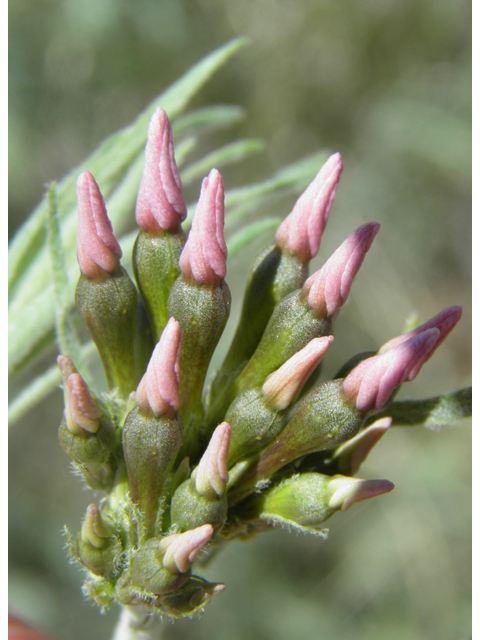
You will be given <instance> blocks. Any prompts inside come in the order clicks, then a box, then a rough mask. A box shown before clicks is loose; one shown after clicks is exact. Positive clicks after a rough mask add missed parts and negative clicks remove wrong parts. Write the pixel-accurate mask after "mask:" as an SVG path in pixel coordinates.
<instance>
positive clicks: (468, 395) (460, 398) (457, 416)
mask: <svg viewBox="0 0 480 640" xmlns="http://www.w3.org/2000/svg"><path fill="white" fill-rule="evenodd" d="M471 415H472V387H466V388H464V389H459V390H458V391H453V392H452V393H446V394H445V395H442V396H437V397H435V398H427V399H425V400H403V401H398V402H392V403H391V404H390V405H389V406H388V407H387V409H386V410H385V411H383V412H382V413H381V414H380V415H378V414H377V415H376V416H375V420H377V419H378V418H380V417H383V416H390V417H391V418H392V425H395V426H407V427H415V426H418V425H423V426H424V427H428V428H429V429H438V428H440V427H442V426H444V425H448V424H453V423H454V422H458V420H461V419H462V418H469V417H471Z"/></svg>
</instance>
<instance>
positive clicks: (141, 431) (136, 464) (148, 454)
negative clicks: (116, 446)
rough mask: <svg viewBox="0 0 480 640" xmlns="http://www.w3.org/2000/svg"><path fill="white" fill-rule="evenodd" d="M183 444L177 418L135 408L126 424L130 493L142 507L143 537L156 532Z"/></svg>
mask: <svg viewBox="0 0 480 640" xmlns="http://www.w3.org/2000/svg"><path fill="white" fill-rule="evenodd" d="M181 445H182V430H181V427H180V423H179V421H178V419H177V417H176V416H175V415H174V414H173V412H172V413H171V415H166V416H160V417H158V418H157V417H155V416H154V415H153V414H150V415H146V414H144V413H142V411H140V409H139V408H135V409H133V410H132V411H130V413H129V414H128V416H127V419H126V420H125V426H124V427H123V452H124V456H125V462H126V465H127V472H128V479H129V486H130V494H131V498H132V500H133V502H134V503H136V504H137V505H138V508H139V510H140V514H141V515H140V518H141V524H142V525H143V529H144V533H143V536H142V537H145V536H146V537H148V536H151V535H153V533H154V531H155V523H156V519H157V514H158V510H159V499H160V497H161V495H162V489H163V485H164V483H165V480H166V479H167V477H168V475H169V473H170V471H171V470H172V468H173V465H174V463H175V460H176V458H177V454H178V451H179V449H180V447H181Z"/></svg>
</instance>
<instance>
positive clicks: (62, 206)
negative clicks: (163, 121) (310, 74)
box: [9, 38, 247, 286]
mask: <svg viewBox="0 0 480 640" xmlns="http://www.w3.org/2000/svg"><path fill="white" fill-rule="evenodd" d="M246 44H247V39H246V38H235V39H234V40H232V41H231V42H228V43H227V44H226V45H224V46H223V47H220V48H219V49H217V50H216V51H214V52H213V53H211V54H210V55H208V56H207V57H206V58H204V59H203V60H201V61H200V62H199V63H198V64H196V65H195V66H194V67H192V69H190V70H189V71H188V72H187V73H186V74H184V75H183V76H182V77H181V78H180V79H179V80H178V81H177V82H175V83H174V84H173V85H172V86H171V87H169V88H168V89H167V90H166V91H165V92H163V93H162V94H160V95H159V96H158V97H157V98H155V100H153V101H152V102H151V103H150V104H149V106H148V107H147V108H146V109H145V110H144V111H143V112H142V113H141V114H140V116H138V118H137V119H136V120H135V122H134V123H133V124H131V125H130V126H128V127H126V128H125V129H122V130H121V131H118V132H116V133H114V134H113V135H111V136H110V137H109V138H107V139H106V140H105V141H104V142H103V143H102V144H101V145H100V146H99V148H98V149H97V150H96V151H95V152H94V153H93V154H92V155H91V156H90V157H89V158H87V160H86V161H85V162H83V163H82V164H81V165H80V166H79V167H77V168H76V169H75V170H74V171H72V172H71V173H70V174H69V175H68V176H67V177H66V178H64V179H63V180H62V181H61V182H60V183H59V185H58V187H57V189H58V204H59V211H60V217H62V213H63V212H65V211H67V210H68V209H71V208H72V207H73V208H74V207H75V189H74V186H75V182H76V178H77V176H78V174H79V173H80V172H81V171H82V170H84V169H86V168H87V167H88V168H89V170H90V171H92V172H93V173H95V175H96V176H97V179H98V181H99V182H100V183H101V184H102V190H103V193H104V195H105V196H107V195H108V194H109V193H110V191H111V190H112V188H113V187H114V186H115V184H116V183H117V182H118V179H119V177H120V176H121V175H122V174H123V173H124V171H125V170H126V169H127V168H128V167H129V166H130V164H131V163H132V161H133V159H134V158H135V156H136V155H137V154H138V153H139V151H140V150H141V149H142V147H143V146H144V145H145V142H146V130H147V124H148V121H149V120H150V117H151V115H152V113H153V112H154V110H155V109H156V107H157V106H158V105H159V104H161V105H162V107H163V108H164V109H166V110H168V112H169V114H170V117H171V118H172V119H174V118H175V117H176V116H178V115H179V114H180V113H181V112H182V111H183V110H184V109H185V107H186V105H187V103H188V102H189V101H190V99H191V98H192V97H193V96H194V95H195V94H196V93H197V92H198V91H199V90H200V88H201V87H202V86H203V85H204V84H205V82H207V80H208V79H209V78H210V77H211V76H212V75H213V74H214V73H215V71H217V70H218V69H219V68H220V67H221V66H223V65H224V64H225V63H226V62H227V60H228V59H229V58H230V57H231V56H232V55H233V54H234V53H236V52H237V51H238V50H239V49H240V48H241V47H243V46H245V45H246ZM46 207H47V204H46V200H43V201H42V202H41V203H40V205H39V206H38V207H37V208H36V209H35V211H34V212H33V214H32V215H31V216H30V218H29V219H28V221H27V222H26V223H25V224H24V225H23V227H22V228H21V231H20V232H19V233H17V235H16V236H15V238H14V240H13V241H12V244H11V248H10V255H9V285H10V286H13V285H14V284H16V283H17V281H18V280H19V278H21V277H22V276H23V275H24V274H25V272H26V270H27V269H28V267H29V266H30V265H31V262H32V257H33V256H35V255H36V253H37V252H38V251H39V250H40V249H41V247H42V246H43V242H42V237H43V216H44V212H45V210H46Z"/></svg>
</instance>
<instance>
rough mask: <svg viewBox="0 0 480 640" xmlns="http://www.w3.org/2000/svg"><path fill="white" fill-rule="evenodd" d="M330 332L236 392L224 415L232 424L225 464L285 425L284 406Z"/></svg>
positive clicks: (312, 366) (320, 355) (324, 348)
mask: <svg viewBox="0 0 480 640" xmlns="http://www.w3.org/2000/svg"><path fill="white" fill-rule="evenodd" d="M332 341H333V336H328V337H325V338H314V339H313V340H312V341H311V342H309V344H308V345H307V346H306V347H304V348H303V349H302V350H301V351H299V352H298V353H296V354H295V355H293V356H292V357H291V358H290V359H289V360H287V362H286V363H285V364H284V365H282V366H281V367H280V369H277V371H275V372H274V373H272V374H271V375H270V376H269V377H268V378H267V380H266V381H265V383H264V384H263V387H257V388H256V389H251V390H249V391H246V392H244V393H242V394H240V395H239V396H238V397H237V398H236V399H235V400H234V401H233V402H232V404H231V405H230V407H229V409H228V411H227V414H226V416H225V419H226V420H227V422H229V423H230V424H231V425H232V438H231V442H230V457H229V466H231V465H232V464H233V463H234V462H236V461H237V460H238V459H240V458H242V457H244V456H247V455H252V454H253V453H255V452H256V451H258V450H259V449H262V448H263V447H264V446H266V445H267V444H269V443H270V442H271V441H272V440H273V439H274V438H275V437H276V436H277V435H278V434H279V433H280V431H281V430H282V429H283V427H284V425H285V418H284V416H285V410H286V409H287V408H288V407H289V405H290V404H291V403H292V402H293V401H294V400H295V399H296V398H297V396H298V394H299V393H300V391H301V390H302V387H303V385H304V384H305V382H306V380H307V379H308V376H309V375H310V374H311V372H312V371H313V370H314V369H315V368H316V366H317V365H318V364H319V362H320V361H321V360H322V358H323V356H324V355H325V353H326V351H327V349H328V348H329V346H330V344H331V343H332Z"/></svg>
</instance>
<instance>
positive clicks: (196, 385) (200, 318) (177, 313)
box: [168, 276, 231, 457]
mask: <svg viewBox="0 0 480 640" xmlns="http://www.w3.org/2000/svg"><path fill="white" fill-rule="evenodd" d="M230 305H231V295H230V289H229V288H228V286H227V284H226V283H225V282H223V281H221V282H219V283H218V285H216V286H213V287H210V286H206V285H200V284H197V283H196V282H190V281H187V280H185V278H184V277H183V276H180V277H179V278H177V280H176V281H175V283H174V285H173V287H172V290H171V292H170V297H169V299H168V310H169V313H170V315H171V316H173V317H174V318H175V320H177V321H178V322H179V323H180V327H181V330H182V343H181V348H180V371H181V376H180V415H181V418H182V428H183V431H184V442H185V447H184V454H185V455H190V456H193V457H196V456H198V453H199V451H198V444H199V443H198V438H199V432H200V427H201V425H202V420H203V418H204V408H203V404H202V393H203V388H204V383H205V377H206V375H207V370H208V366H209V364H210V360H211V358H212V355H213V352H214V351H215V347H216V346H217V344H218V341H219V340H220V337H221V335H222V333H223V330H224V328H225V325H226V323H227V320H228V317H229V315H230ZM214 426H216V425H214ZM195 431H196V433H195Z"/></svg>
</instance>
